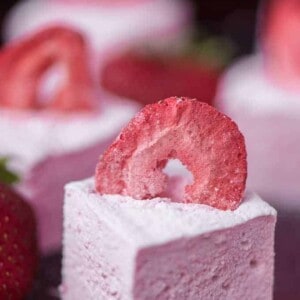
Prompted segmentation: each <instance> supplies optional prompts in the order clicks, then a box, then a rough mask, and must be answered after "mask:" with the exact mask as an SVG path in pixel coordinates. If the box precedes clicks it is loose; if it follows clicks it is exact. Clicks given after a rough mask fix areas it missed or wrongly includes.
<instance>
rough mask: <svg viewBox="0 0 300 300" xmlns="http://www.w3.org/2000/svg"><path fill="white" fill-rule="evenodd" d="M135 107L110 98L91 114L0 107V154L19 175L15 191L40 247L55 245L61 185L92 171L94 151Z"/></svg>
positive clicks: (57, 245)
mask: <svg viewBox="0 0 300 300" xmlns="http://www.w3.org/2000/svg"><path fill="white" fill-rule="evenodd" d="M137 109H138V107H137V105H136V104H134V103H133V102H131V103H130V102H128V101H123V102H117V101H114V102H111V103H110V104H106V106H105V107H102V110H101V112H95V113H92V114H70V115H69V114H68V115H65V114H61V115H58V114H54V113H50V112H49V111H46V110H45V111H38V112H30V111H18V112H17V111H10V110H5V109H1V110H0V132H1V145H0V157H2V156H4V157H9V162H10V165H9V167H10V169H12V170H14V171H15V172H16V173H17V174H19V176H20V179H21V181H20V183H19V184H18V185H17V189H18V190H19V192H20V193H21V194H22V195H23V196H24V197H25V198H26V199H27V200H28V201H29V203H30V204H31V205H32V207H33V209H34V211H35V213H36V216H37V221H38V235H39V236H38V238H39V242H40V247H41V250H42V252H43V253H47V254H48V253H50V252H52V251H54V250H57V249H59V248H60V247H61V239H62V206H63V187H64V185H65V184H66V183H67V182H69V181H71V180H79V179H83V178H86V177H87V176H91V175H92V174H93V173H94V169H95V164H96V162H97V160H98V157H99V155H100V154H101V153H102V151H103V150H105V148H106V147H107V146H108V145H109V144H110V143H111V141H112V140H113V139H114V138H115V137H116V135H117V134H118V132H119V130H120V129H121V128H122V126H123V125H124V124H126V122H128V121H129V119H130V118H131V117H132V116H133V114H134V113H135V112H136V110H137Z"/></svg>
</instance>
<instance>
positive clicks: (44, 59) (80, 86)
mask: <svg viewBox="0 0 300 300" xmlns="http://www.w3.org/2000/svg"><path fill="white" fill-rule="evenodd" d="M87 56H88V51H87V49H86V46H85V42H84V39H83V37H82V36H81V35H80V34H79V33H77V32H76V31H73V30H71V29H69V28H66V27H51V28H48V29H45V30H44V31H41V32H38V33H37V34H35V35H33V36H30V37H27V38H25V39H24V40H22V41H20V42H17V43H13V44H10V45H8V46H6V48H4V50H3V51H2V53H1V55H0V105H2V106H9V107H12V108H26V109H28V108H30V109H40V108H45V107H47V108H51V109H56V110H62V111H74V110H91V109H93V108H95V107H96V106H97V101H96V95H95V88H94V85H93V83H92V79H91V74H90V71H89V68H88V57H87ZM54 65H60V66H61V67H62V68H63V73H64V74H63V75H64V76H63V77H64V78H63V80H62V84H61V86H60V87H59V89H58V91H56V93H54V96H53V99H47V101H43V100H44V99H39V97H38V91H39V90H40V85H41V81H42V78H43V75H44V74H45V73H46V71H47V70H49V69H50V68H51V67H52V66H54ZM44 102H46V103H44Z"/></svg>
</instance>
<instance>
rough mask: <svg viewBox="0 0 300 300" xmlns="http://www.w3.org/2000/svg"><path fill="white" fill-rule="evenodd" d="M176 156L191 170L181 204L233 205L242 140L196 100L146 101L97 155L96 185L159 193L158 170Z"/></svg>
mask: <svg viewBox="0 0 300 300" xmlns="http://www.w3.org/2000/svg"><path fill="white" fill-rule="evenodd" d="M174 158H176V159H179V160H180V161H181V162H182V164H183V165H185V166H186V167H187V168H188V170H189V171H190V172H191V173H192V174H193V177H194V182H193V184H192V185H188V186H186V188H185V199H184V201H185V202H193V203H202V204H207V205H211V206H213V207H216V208H219V209H224V210H226V209H231V210H233V209H235V208H237V206H238V205H239V203H240V201H241V198H242V196H243V192H244V189H245V182H246V177H247V162H246V149H245V142H244V138H243V136H242V134H241V133H240V131H239V130H238V127H237V125H236V124H235V123H234V122H233V121H232V120H230V119H229V118H228V117H226V116H225V115H223V114H221V113H219V112H218V111H217V110H216V109H214V108H213V107H211V106H209V105H207V104H206V103H202V102H199V101H197V100H195V99H193V100H192V99H188V98H176V97H172V98H168V99H166V100H163V101H160V102H158V103H156V104H150V105H147V106H146V107H145V108H144V109H143V110H142V111H141V112H140V113H139V114H137V116H136V117H135V118H133V119H132V121H131V122H130V123H129V124H128V126H127V127H126V128H125V129H123V131H122V132H121V134H120V135H119V137H118V138H117V140H116V141H115V142H114V143H113V144H112V145H111V146H110V148H109V149H108V150H107V151H106V152H105V154H104V155H103V156H102V157H101V159H100V162H99V163H98V166H97V169H96V189H97V191H98V192H99V193H102V194H122V195H129V196H132V197H133V198H136V199H148V198H153V197H156V196H159V195H161V194H162V193H163V192H164V190H165V188H166V182H167V178H166V175H165V174H164V173H163V168H164V167H165V166H166V163H167V161H168V160H169V159H174Z"/></svg>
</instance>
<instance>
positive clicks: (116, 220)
mask: <svg viewBox="0 0 300 300" xmlns="http://www.w3.org/2000/svg"><path fill="white" fill-rule="evenodd" d="M91 189H94V180H93V179H88V180H85V181H81V182H75V183H70V184H68V185H67V186H66V191H67V192H68V193H72V194H73V197H79V198H80V199H81V201H85V203H86V205H88V206H90V211H92V212H94V213H96V214H99V216H100V214H101V219H105V222H106V223H107V224H111V225H112V226H113V228H114V230H116V231H118V232H119V233H120V236H126V238H128V239H129V240H130V241H131V242H132V243H134V244H136V246H137V247H144V246H149V245H153V244H154V245H155V244H161V243H164V242H167V241H169V240H174V239H179V238H182V237H192V236H196V235H199V234H204V233H208V232H212V231H215V230H220V229H224V228H230V227H233V226H236V225H239V224H242V223H244V222H247V221H249V220H251V219H253V218H256V217H261V216H269V215H272V216H276V211H275V210H274V209H273V208H272V207H271V206H270V205H268V204H267V203H266V202H264V201H263V200H261V199H260V197H259V196H257V195H256V194H254V193H250V192H248V193H247V194H246V196H245V199H244V200H243V202H242V203H241V205H240V206H239V207H238V208H237V209H236V210H235V211H230V210H228V211H223V210H219V209H215V208H213V207H210V206H206V205H202V204H185V203H176V202H172V201H171V200H170V199H168V198H155V199H151V200H134V199H133V198H131V197H127V196H121V195H103V196H101V195H100V194H97V193H91V192H90V190H91ZM124 222H126V226H124Z"/></svg>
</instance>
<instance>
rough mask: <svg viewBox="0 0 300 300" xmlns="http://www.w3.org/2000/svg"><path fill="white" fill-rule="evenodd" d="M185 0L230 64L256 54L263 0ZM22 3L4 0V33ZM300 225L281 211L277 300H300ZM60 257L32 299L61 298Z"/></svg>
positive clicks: (44, 270) (49, 260)
mask: <svg viewBox="0 0 300 300" xmlns="http://www.w3.org/2000/svg"><path fill="white" fill-rule="evenodd" d="M111 1H113V0H111ZM185 1H186V2H190V3H191V4H192V5H193V9H194V12H195V16H196V29H195V32H194V36H195V37H196V38H197V37H198V38H199V37H200V38H201V37H203V36H205V37H214V38H221V39H225V40H226V41H227V42H228V43H229V44H230V47H231V54H230V59H229V60H227V61H226V65H230V64H231V62H232V61H233V60H234V59H236V58H238V57H242V56H244V55H247V54H250V53H253V50H254V47H255V36H256V24H257V16H258V15H259V10H260V1H258V0H247V1H245V0H227V1H224V0H185ZM282 1H283V0H282ZM18 2H20V1H2V2H1V3H0V24H1V27H2V32H3V22H4V19H5V16H6V13H7V12H8V11H9V10H10V9H11V8H12V7H13V6H14V5H15V4H16V3H18ZM1 42H2V43H3V37H2V38H1ZM221 48H222V47H221ZM222 50H223V49H221V51H222ZM215 56H216V55H215ZM222 67H223V66H222ZM222 70H223V69H222ZM218 75H219V74H218ZM197 83H198V81H197ZM197 87H198V86H197ZM126 96H128V95H126ZM151 97H152V95H151ZM151 99H152V98H151ZM299 227H300V217H299V212H297V211H288V212H285V211H284V210H282V211H280V213H279V222H278V225H277V235H276V238H277V241H276V246H277V250H276V252H277V254H276V255H277V256H276V258H277V260H276V271H275V273H276V283H275V292H276V294H275V299H276V300H280V299H286V300H297V299H298V300H299V299H300V290H299V287H298V286H297V282H300V264H299V257H300V234H298V233H297V229H299ZM291 241H292V242H293V243H294V244H293V245H291V244H290V242H291ZM296 257H298V260H296V259H295V258H296ZM60 258H61V255H60V254H58V255H55V256H52V257H46V258H44V260H43V264H42V265H41V270H40V277H39V282H38V283H37V284H36V285H35V291H34V292H33V293H32V296H30V298H28V299H32V300H33V299H57V298H56V297H55V296H53V297H51V296H49V295H48V296H47V297H49V298H46V296H45V295H44V294H43V290H44V287H54V286H57V285H58V284H59V283H60V278H59V274H60V267H61V266H60ZM297 263H298V265H297ZM280 270H283V271H285V272H282V274H284V275H280V274H279V271H280ZM290 270H292V272H293V273H291V271H290ZM286 274H290V277H289V276H286ZM297 276H298V277H297ZM278 283H280V284H278ZM54 294H55V293H54ZM37 295H43V296H37Z"/></svg>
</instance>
